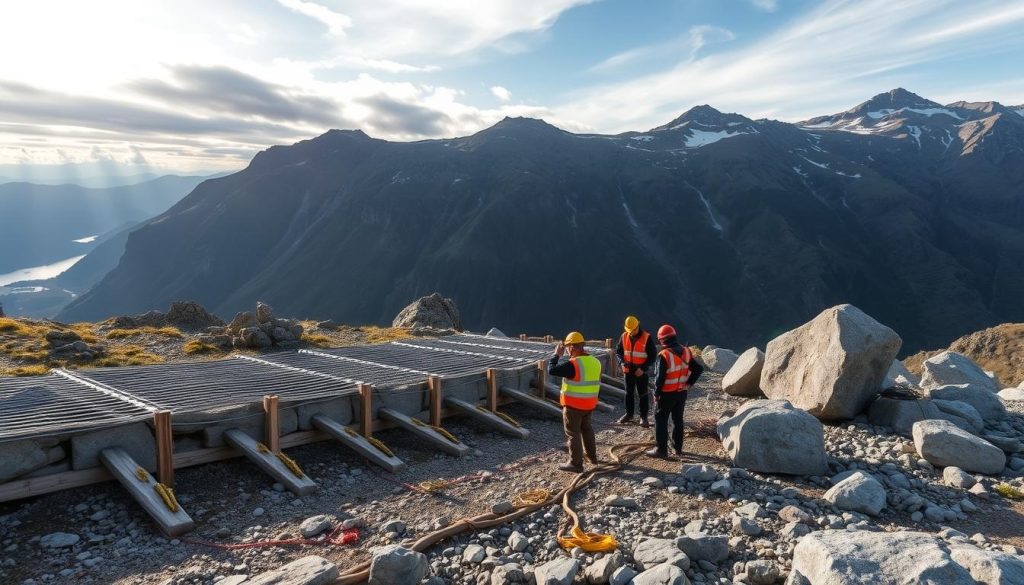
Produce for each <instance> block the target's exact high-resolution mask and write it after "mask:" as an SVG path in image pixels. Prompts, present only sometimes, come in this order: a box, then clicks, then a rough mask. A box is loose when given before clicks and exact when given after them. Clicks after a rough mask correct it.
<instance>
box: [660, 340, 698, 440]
mask: <svg viewBox="0 0 1024 585" xmlns="http://www.w3.org/2000/svg"><path fill="white" fill-rule="evenodd" d="M658 343H659V344H660V345H661V351H660V352H659V353H658V360H657V362H656V364H655V370H656V371H657V375H656V377H655V382H654V403H655V408H654V440H655V442H656V443H657V446H656V447H655V448H653V449H651V450H650V451H647V455H649V456H651V457H658V458H661V459H667V458H668V419H669V418H671V419H672V448H673V450H674V451H675V453H676V455H681V454H682V452H683V408H684V407H685V406H686V390H687V389H688V388H689V387H690V386H691V385H692V384H693V383H694V382H696V381H697V377H698V376H700V374H701V372H703V368H702V367H701V365H700V364H699V363H698V362H697V360H695V359H693V352H691V351H690V348H688V347H686V346H685V345H682V344H680V343H679V340H678V338H677V337H676V330H675V328H674V327H672V326H671V325H662V326H661V328H659V329H658Z"/></svg>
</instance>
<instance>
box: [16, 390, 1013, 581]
mask: <svg viewBox="0 0 1024 585" xmlns="http://www.w3.org/2000/svg"><path fill="white" fill-rule="evenodd" d="M719 386H720V377H719V376H717V375H715V374H711V373H708V374H707V375H706V376H705V378H704V379H703V380H702V381H701V383H700V384H699V386H698V387H697V388H695V389H693V390H691V395H690V399H689V401H688V403H687V409H686V420H687V425H688V426H689V427H693V428H702V427H703V425H702V424H701V423H702V422H703V421H707V420H715V419H717V418H718V417H719V416H720V415H721V414H722V413H723V412H725V411H728V410H732V409H735V408H736V407H737V406H738V405H739V404H741V403H742V400H740V399H735V398H732V397H728V396H725V395H723V394H722V393H721V391H720V390H719V389H718V388H719ZM615 404H617V406H619V410H618V411H617V412H614V413H608V414H603V413H599V412H597V413H595V422H596V423H597V424H598V427H599V429H600V430H599V433H598V442H599V446H600V448H601V449H602V452H603V451H604V449H605V448H606V447H607V446H610V445H613V444H617V443H622V442H636V441H646V440H649V438H650V431H649V430H645V429H641V428H640V427H638V426H629V427H619V426H615V425H613V424H612V421H613V420H614V419H615V418H617V417H618V416H619V415H620V414H621V404H620V403H615ZM1014 408H1015V409H1016V411H1017V412H1018V414H1015V415H1014V416H1020V414H1019V412H1020V410H1021V409H1020V408H1017V407H1014ZM505 411H506V412H507V413H508V414H510V415H511V416H513V417H514V418H516V419H517V420H519V421H520V422H522V423H523V424H524V426H526V427H527V428H529V429H530V431H531V436H530V437H529V438H528V439H525V440H516V439H509V438H506V437H504V436H501V435H497V434H494V433H491V432H490V431H489V430H488V429H486V428H483V427H480V426H478V425H476V424H475V423H473V422H471V421H466V420H464V419H462V418H457V419H451V420H450V421H446V428H447V429H448V430H450V431H451V432H453V433H454V434H455V435H457V436H459V437H460V438H461V439H462V440H463V441H464V442H466V443H467V444H469V445H470V446H471V447H473V448H474V452H473V454H472V455H471V456H467V457H464V458H461V459H456V458H453V457H448V456H445V455H437V454H436V453H435V452H434V451H433V450H429V449H424V448H422V446H420V445H418V444H417V443H416V441H415V440H413V439H412V438H411V437H409V436H408V435H407V434H404V433H402V432H401V431H398V430H391V431H385V432H382V433H380V434H378V435H377V436H378V438H380V439H382V440H383V441H384V442H385V443H386V444H388V445H389V446H390V447H392V448H393V449H394V450H395V451H396V453H397V454H398V456H399V457H402V458H403V459H404V460H405V461H406V462H407V463H409V464H410V466H409V468H408V469H407V470H406V471H405V472H403V473H401V474H400V475H399V476H392V475H390V474H387V473H385V472H382V471H379V470H377V469H375V468H372V467H369V466H367V465H366V464H365V462H364V461H363V460H361V459H359V458H357V457H356V456H355V455H354V454H352V453H350V452H348V451H346V450H345V449H344V448H342V447H340V446H338V445H336V444H332V443H329V442H324V443H317V444H312V445H306V446H303V447H299V448H295V449H291V450H289V452H288V453H289V455H290V456H291V457H293V458H294V459H295V460H296V461H298V462H299V464H300V465H301V466H302V467H303V469H304V470H305V471H306V473H307V474H309V475H310V476H311V477H312V478H313V479H314V480H315V481H316V482H317V483H318V484H319V485H320V488H321V489H320V490H319V491H318V492H317V493H315V494H313V495H310V496H306V497H303V498H296V497H294V496H293V495H291V494H290V493H287V492H285V491H283V489H282V488H281V486H279V485H274V484H273V483H272V481H271V480H269V479H268V478H267V477H266V476H264V475H262V474H261V473H260V472H258V471H257V469H256V468H255V467H254V466H252V465H250V464H248V463H246V462H245V461H244V460H241V459H235V460H231V461H225V462H219V463H214V464H209V465H204V466H200V467H195V468H189V469H183V470H179V471H178V472H177V474H176V478H177V481H178V486H177V492H178V494H179V500H180V501H181V502H182V504H183V506H184V507H185V509H186V510H187V511H188V512H189V513H190V514H191V515H192V517H193V518H194V519H195V520H196V523H197V528H196V530H195V531H194V532H193V533H191V534H189V535H188V537H187V538H182V539H175V540H168V539H165V538H162V537H161V536H159V535H158V534H157V532H156V530H155V528H154V527H153V525H152V523H151V522H150V521H149V519H148V517H147V516H146V515H145V514H144V513H143V512H142V511H141V510H140V509H139V508H138V506H136V505H135V504H134V502H133V501H131V500H130V499H129V498H128V497H127V495H126V493H125V492H124V491H123V490H121V489H119V488H118V487H116V486H115V485H113V484H104V485H97V486H90V487H87V488H81V489H76V490H71V491H66V492H61V493H57V494H51V495H48V496H42V497H39V498H35V499H32V500H28V501H22V502H17V503H8V504H0V582H2V583H12V584H14V583H25V584H32V583H36V584H39V583H66V582H67V583H118V584H143V583H147V584H148V583H165V582H170V583H175V584H178V583H197V584H199V583H202V584H206V583H214V582H216V581H219V580H221V579H223V578H224V577H225V576H228V575H236V574H250V575H251V574H257V573H259V572H262V571H265V570H269V569H272V568H276V567H278V566H280V565H282V564H285V563H287V562H289V561H291V560H294V559H297V558H300V557H303V556H307V555H311V554H318V555H321V556H324V557H326V558H328V559H329V560H331V561H333V562H335V563H337V564H338V566H339V567H340V568H341V569H342V570H345V568H347V567H350V566H352V565H354V564H357V563H359V562H362V561H365V560H368V558H369V554H370V553H369V550H370V549H371V548H372V547H375V546H379V545H380V544H384V543H390V542H394V541H399V540H403V539H405V538H408V537H411V536H420V535H422V534H425V533H427V532H430V531H431V530H432V529H433V528H436V527H438V526H442V525H445V524H447V523H449V522H451V521H452V520H456V519H459V518H461V517H465V516H475V515H478V514H480V513H483V512H485V511H487V510H489V509H490V507H491V506H492V505H493V504H495V503H496V502H500V501H503V500H508V499H510V498H511V497H513V496H514V495H515V494H517V493H520V492H522V491H526V490H531V489H537V488H549V489H551V490H552V491H554V490H557V489H558V487H559V486H560V485H562V484H563V483H564V482H566V481H567V480H568V479H569V478H570V475H569V474H567V473H564V472H560V471H558V470H556V469H555V466H556V465H557V464H558V463H560V462H562V461H563V460H564V458H565V454H564V452H563V451H562V450H561V446H562V444H563V436H562V431H561V424H560V421H556V420H554V419H552V418H544V417H540V416H535V415H534V414H533V413H531V412H530V411H529V410H528V409H527V408H526V407H523V406H520V405H511V406H509V407H508V408H507V409H505ZM826 438H827V440H828V441H829V445H830V446H833V447H834V448H833V449H831V450H830V455H833V456H834V457H835V458H836V459H835V460H834V461H833V463H834V466H835V465H848V464H849V463H850V462H854V463H856V462H860V465H862V466H863V465H864V461H865V460H866V459H872V458H874V459H877V460H878V462H879V463H882V462H888V461H892V460H895V458H894V455H893V454H895V453H896V452H897V450H898V449H899V448H900V445H901V444H902V443H905V442H906V440H905V439H902V438H898V437H895V436H881V435H878V434H877V433H876V432H875V431H874V430H873V429H871V428H870V427H869V426H868V425H863V424H860V425H857V424H846V425H839V426H829V427H826ZM872 441H874V444H872ZM840 444H848V446H851V449H852V450H853V453H846V452H843V451H842V450H841V449H840V448H839V445H840ZM685 450H686V452H687V454H686V456H685V457H684V459H685V461H684V462H683V464H693V463H700V464H707V465H710V466H711V467H712V468H713V469H714V470H716V472H717V473H719V474H720V476H723V477H731V478H732V483H733V484H734V486H735V490H734V492H733V494H732V495H731V497H730V498H728V499H727V498H724V497H722V496H720V495H715V494H712V493H711V492H709V491H708V489H707V485H699V484H696V483H693V482H689V481H684V480H683V479H682V478H681V476H680V473H679V472H680V468H681V462H680V461H679V460H674V461H660V460H652V459H649V458H642V459H639V460H637V461H636V462H634V463H633V464H631V465H628V466H627V467H626V468H625V469H623V470H622V471H620V472H618V473H616V474H613V475H609V476H603V477H601V478H599V479H598V480H596V481H595V482H594V483H592V484H591V485H590V486H588V487H587V488H585V489H584V490H582V491H580V492H579V493H577V494H576V495H575V497H574V499H573V504H574V506H575V508H576V510H577V511H578V512H579V513H580V515H581V518H582V519H583V521H584V523H585V524H586V527H587V529H588V530H595V531H602V532H611V533H613V534H615V535H616V537H617V538H618V539H619V540H620V543H621V545H622V546H621V548H622V549H623V550H627V551H631V550H632V548H633V545H634V544H635V542H636V541H637V540H638V539H639V537H640V536H664V537H666V538H672V537H675V536H676V535H677V534H681V533H682V532H681V531H682V528H681V527H682V526H683V525H686V524H688V523H691V522H692V521H694V520H697V521H700V522H702V523H703V525H704V526H705V527H706V528H707V529H708V530H711V531H712V532H714V531H716V530H717V531H718V532H722V531H724V532H725V533H726V534H729V533H730V527H729V522H730V514H731V513H732V512H733V511H734V510H736V509H737V508H739V507H740V506H742V505H744V504H749V503H752V502H757V503H758V504H759V505H764V506H765V507H766V508H767V509H769V510H777V509H778V508H779V507H781V506H782V505H783V503H784V502H794V503H797V504H799V505H800V506H801V507H805V508H807V509H810V510H812V511H813V510H818V511H820V515H821V518H822V521H823V522H824V523H825V524H826V525H828V524H829V523H830V522H831V523H832V526H831V528H835V527H842V526H844V525H852V524H858V523H865V522H868V520H867V519H865V518H864V517H862V516H860V515H859V514H849V513H847V514H842V515H841V516H840V515H837V514H835V513H834V512H833V511H832V510H829V509H828V503H827V502H823V501H822V500H821V499H820V496H821V494H822V493H823V492H824V489H826V488H827V486H828V484H827V483H822V482H821V481H819V482H813V481H807V480H806V478H803V479H801V478H785V477H778V476H761V475H758V474H745V472H744V473H743V474H740V473H739V472H738V471H732V472H730V469H729V468H730V463H729V461H728V459H727V458H726V457H725V453H724V452H723V450H722V449H721V445H720V443H719V442H718V441H717V440H716V439H711V438H705V437H690V438H688V439H687V440H686V444H685ZM858 452H859V453H858ZM509 464H515V465H517V467H516V469H514V470H512V471H510V472H507V473H505V472H502V471H501V469H500V468H502V467H504V466H507V465H509ZM903 471H904V472H905V473H906V475H907V476H908V477H911V478H916V479H919V480H920V481H921V485H922V486H924V487H923V488H922V489H927V490H930V491H928V493H929V494H930V497H932V498H934V499H935V500H936V501H939V502H942V501H946V499H948V500H949V501H951V502H952V501H956V500H959V499H961V498H964V497H965V495H966V492H965V491H963V490H954V489H953V488H945V487H942V486H940V484H941V474H937V473H935V472H934V471H930V470H927V469H920V468H915V469H912V470H910V469H904V470H903ZM730 474H731V475H730ZM479 475H484V476H485V477H483V478H481V479H473V480H470V481H464V482H461V483H456V484H453V485H451V486H449V487H448V488H447V489H445V490H444V491H443V492H438V493H433V494H425V493H420V492H416V491H410V490H409V489H408V488H407V487H404V486H403V485H402V482H405V483H408V484H415V483H418V482H421V481H425V480H436V479H441V478H444V479H452V478H456V477H462V476H479ZM649 478H653V479H649ZM645 480H646V481H645ZM824 481H827V480H824ZM947 492H949V493H947ZM610 494H615V495H621V496H623V497H628V498H632V499H634V500H635V501H636V502H637V508H636V509H633V510H626V511H620V510H619V509H615V510H614V511H613V510H611V509H609V508H607V507H606V506H605V505H604V500H605V498H606V496H609V495H610ZM943 498H945V499H943ZM973 501H974V503H975V504H976V505H977V507H978V509H979V510H978V511H977V512H976V513H972V514H963V516H964V519H962V520H961V519H956V520H951V521H949V522H947V523H946V524H947V525H949V526H952V527H955V528H957V529H959V530H961V531H963V532H966V533H967V534H972V533H975V532H982V533H984V534H985V536H986V537H987V542H988V544H987V546H991V547H1005V548H1006V550H1012V551H1014V552H1015V553H1017V554H1019V553H1020V550H1019V549H1015V548H1013V547H1024V536H1022V533H1024V528H1022V527H1024V518H1022V515H1024V504H1022V503H1020V502H1016V503H1012V504H1010V503H1008V502H1007V501H1005V500H1003V499H1002V498H1000V497H998V496H992V497H991V498H988V499H984V498H974V499H973ZM320 514H323V515H327V516H329V517H330V518H331V520H332V521H334V523H335V524H337V523H339V522H342V521H345V520H349V523H350V524H357V525H363V526H364V528H363V529H362V531H361V536H360V539H359V541H358V542H357V543H356V544H355V545H351V546H343V547H333V546H330V545H294V546H267V547H262V546H260V547H253V548H246V549H239V550H223V549H221V548H217V547H215V546H210V543H212V544H238V543H252V542H257V541H262V540H267V539H274V538H293V537H297V536H299V525H300V523H301V522H302V521H303V520H304V519H306V518H308V517H311V516H314V515H320ZM562 518H563V516H562V512H561V511H560V510H559V509H555V510H540V511H538V512H536V513H534V514H532V515H530V516H528V517H526V518H524V519H522V520H520V521H519V522H518V523H517V524H516V525H514V526H509V527H505V528H501V529H493V530H489V531H484V532H481V533H475V534H467V535H464V536H461V537H459V538H456V539H453V540H452V541H449V542H442V543H440V544H439V545H437V546H436V547H434V549H432V550H431V551H427V553H428V555H429V556H430V560H431V563H432V566H433V567H434V571H435V572H439V573H444V574H445V575H446V577H445V580H444V581H443V582H452V583H478V582H483V581H478V580H477V579H478V578H480V575H481V574H482V572H483V573H485V572H486V569H488V568H489V567H487V566H486V564H484V565H476V566H472V564H469V565H467V564H466V563H461V562H460V560H461V555H462V552H463V550H464V549H465V547H466V546H468V545H470V544H478V543H479V544H481V545H483V546H485V547H491V549H492V550H489V551H488V552H489V553H495V554H498V555H500V554H502V552H501V551H502V549H503V548H506V549H507V547H506V545H505V540H506V539H507V538H508V535H510V534H511V533H512V532H513V531H518V532H521V533H522V534H525V535H526V536H527V537H528V538H529V540H530V545H529V547H528V548H527V549H526V552H518V553H514V554H513V556H515V555H520V556H519V557H518V558H516V559H515V560H517V561H519V562H522V563H526V564H532V563H536V564H540V563H541V562H543V561H544V560H547V559H551V558H555V557H556V556H557V555H559V554H561V553H560V551H558V550H557V547H553V546H552V543H553V542H554V541H553V537H554V533H555V531H556V529H557V524H558V522H560V521H561V519H562ZM392 520H399V521H400V523H398V524H396V523H392V522H391V521H392ZM758 522H759V523H760V524H761V525H762V528H763V533H762V534H760V535H757V536H752V535H743V536H734V537H733V539H732V540H731V541H730V556H729V558H728V559H727V560H726V561H722V562H720V563H718V564H711V565H709V566H705V565H704V564H701V565H699V566H696V565H695V567H694V568H693V569H691V572H690V574H691V579H694V580H696V581H706V582H714V581H715V580H721V579H725V581H724V582H731V581H730V580H729V579H730V578H731V576H732V575H733V574H734V573H735V572H736V571H737V570H739V569H742V563H743V562H745V561H749V560H752V559H755V558H757V559H764V558H769V559H775V560H776V561H777V562H778V563H779V565H780V566H781V567H783V569H785V567H786V566H787V563H788V554H789V553H790V552H791V550H792V545H793V540H792V539H791V538H789V537H788V536H786V533H785V530H784V527H783V525H784V524H785V523H784V522H781V521H779V520H778V519H777V518H774V517H772V518H769V519H765V520H759V521H758ZM870 523H871V524H873V525H874V526H875V527H877V528H878V529H883V530H892V529H896V528H898V527H911V528H916V529H923V530H930V531H934V530H936V529H938V527H939V524H934V523H930V522H929V521H927V520H923V521H919V522H915V521H914V520H913V519H912V517H911V514H910V513H909V512H906V511H902V510H895V509H892V510H887V511H886V512H883V515H882V516H881V517H880V518H877V519H873V520H871V522H870ZM400 525H404V526H400ZM384 526H387V527H388V528H390V529H392V530H390V531H388V530H382V527H384ZM403 527H404V528H405V531H404V532H403V531H400V530H399V531H395V530H394V529H395V528H403ZM820 528H823V526H814V527H813V529H820ZM54 532H64V533H70V534H74V535H76V536H77V537H79V540H78V541H77V542H76V543H75V544H73V545H70V546H67V547H65V548H43V546H42V543H41V541H40V538H41V537H42V536H44V535H48V534H51V533H54ZM508 550H509V551H511V549H508ZM524 555H525V556H524ZM585 557H590V558H584V559H582V560H583V562H584V564H590V563H593V562H594V560H595V558H596V557H591V556H590V555H585ZM736 563H741V564H740V565H736ZM698 575H699V578H697V576H698ZM488 582H489V581H488Z"/></svg>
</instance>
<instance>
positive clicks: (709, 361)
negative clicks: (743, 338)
mask: <svg viewBox="0 0 1024 585" xmlns="http://www.w3.org/2000/svg"><path fill="white" fill-rule="evenodd" d="M739 357H740V356H738V355H736V352H734V351H733V350H731V349H723V348H721V347H716V348H714V349H712V350H709V351H707V352H706V353H701V354H700V359H701V360H702V361H703V362H704V365H706V366H707V367H708V369H709V370H711V371H712V372H716V373H719V374H724V373H726V372H728V371H729V368H731V367H732V366H733V364H735V363H736V360H738V359H739Z"/></svg>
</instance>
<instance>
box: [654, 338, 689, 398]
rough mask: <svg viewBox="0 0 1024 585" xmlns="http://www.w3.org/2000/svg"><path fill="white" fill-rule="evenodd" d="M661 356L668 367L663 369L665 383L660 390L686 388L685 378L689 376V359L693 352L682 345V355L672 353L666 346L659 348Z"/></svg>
mask: <svg viewBox="0 0 1024 585" xmlns="http://www.w3.org/2000/svg"><path fill="white" fill-rule="evenodd" d="M661 357H663V358H664V359H665V363H667V364H668V368H667V369H666V370H665V384H664V385H663V386H662V387H661V391H662V392H681V391H683V390H686V389H687V388H688V386H687V385H686V379H687V378H689V377H690V360H692V359H693V354H692V353H691V352H690V348H688V347H686V346H683V355H681V356H679V355H676V354H674V353H672V351H671V350H669V349H668V348H666V349H663V350H661Z"/></svg>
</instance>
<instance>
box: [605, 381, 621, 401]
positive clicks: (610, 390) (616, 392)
mask: <svg viewBox="0 0 1024 585" xmlns="http://www.w3.org/2000/svg"><path fill="white" fill-rule="evenodd" d="M601 393H602V394H608V395H610V396H614V397H615V398H625V397H626V391H625V390H623V389H622V388H619V387H617V386H612V385H611V384H604V383H602V384H601Z"/></svg>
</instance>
